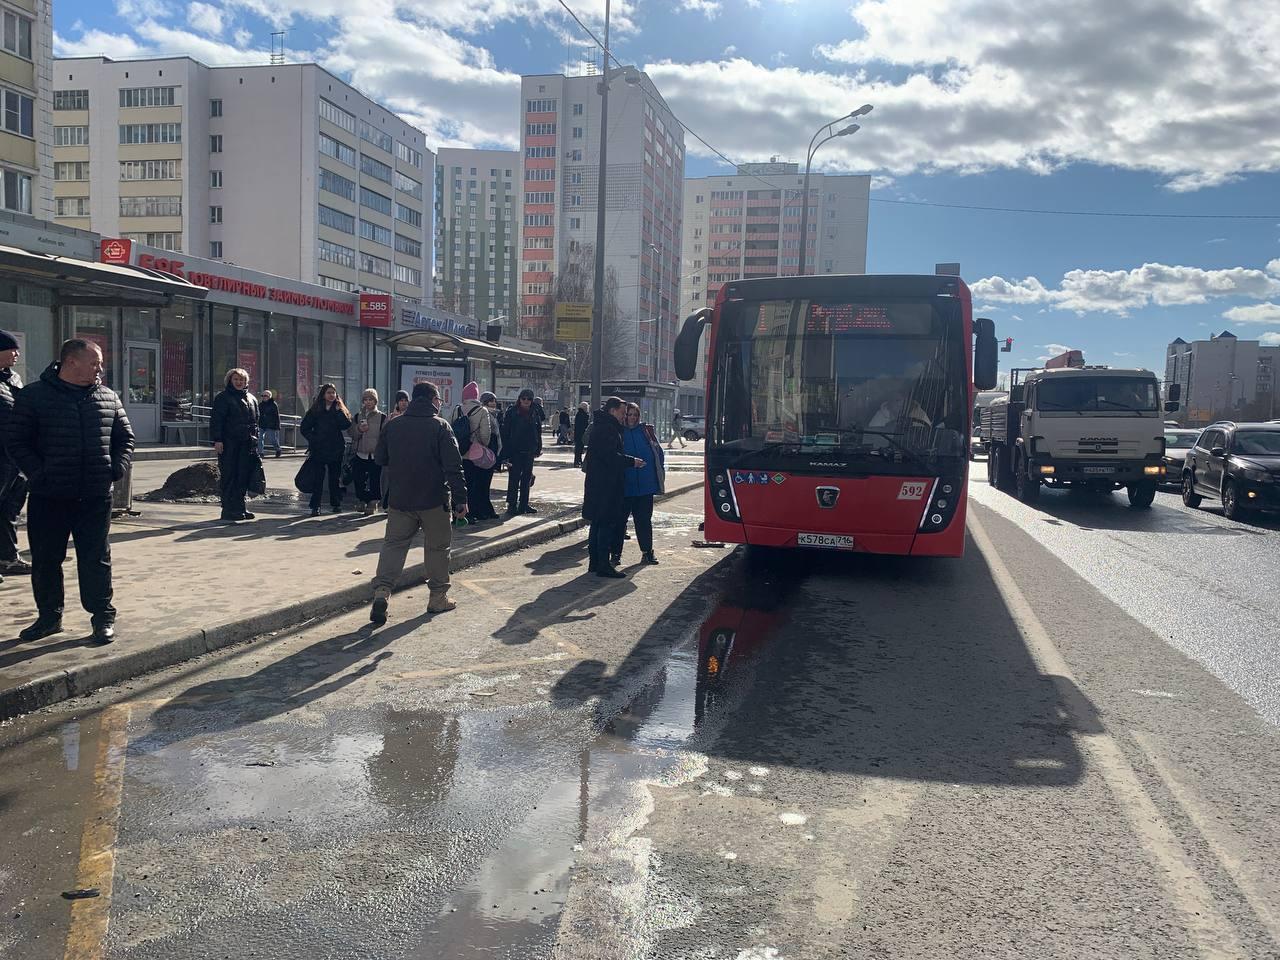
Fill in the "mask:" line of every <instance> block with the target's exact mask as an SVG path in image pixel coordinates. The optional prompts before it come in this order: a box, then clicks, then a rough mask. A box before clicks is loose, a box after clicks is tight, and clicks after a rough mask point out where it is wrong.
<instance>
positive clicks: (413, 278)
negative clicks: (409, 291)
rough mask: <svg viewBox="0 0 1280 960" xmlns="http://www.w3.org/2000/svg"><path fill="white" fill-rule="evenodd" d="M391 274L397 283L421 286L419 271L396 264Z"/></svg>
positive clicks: (420, 273)
mask: <svg viewBox="0 0 1280 960" xmlns="http://www.w3.org/2000/svg"><path fill="white" fill-rule="evenodd" d="M392 273H393V275H394V276H395V279H396V280H397V281H398V282H399V283H408V284H411V285H413V286H415V287H420V286H422V271H421V270H415V269H414V268H413V267H406V266H404V265H403V264H400V263H397V264H396V265H395V267H394V268H392Z"/></svg>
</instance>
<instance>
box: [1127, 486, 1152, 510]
mask: <svg viewBox="0 0 1280 960" xmlns="http://www.w3.org/2000/svg"><path fill="white" fill-rule="evenodd" d="M1155 499H1156V485H1155V483H1153V482H1150V481H1146V480H1144V481H1143V482H1142V483H1131V484H1129V506H1131V507H1133V508H1134V509H1135V510H1146V509H1147V508H1148V507H1150V506H1151V504H1152V503H1153V502H1154V501H1155Z"/></svg>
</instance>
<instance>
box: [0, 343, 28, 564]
mask: <svg viewBox="0 0 1280 960" xmlns="http://www.w3.org/2000/svg"><path fill="white" fill-rule="evenodd" d="M21 355H22V351H21V349H20V348H19V346H18V339H17V337H14V336H12V335H10V334H8V333H5V332H4V331H3V330H0V583H4V576H3V574H6V573H7V574H15V573H30V572H31V564H29V563H27V561H26V560H23V559H22V556H21V554H19V553H18V515H19V514H21V513H22V505H23V504H24V503H26V500H27V478H26V477H24V476H23V475H22V471H21V470H19V469H18V468H17V466H16V465H15V464H14V462H13V461H12V460H10V459H9V455H8V454H7V453H5V449H4V424H5V421H6V420H8V419H9V414H10V412H11V411H12V410H13V403H14V400H15V398H16V396H17V393H18V391H19V390H21V389H22V378H21V377H20V376H18V372H17V371H16V370H14V369H13V365H14V364H15V363H17V362H18V357H20V356H21Z"/></svg>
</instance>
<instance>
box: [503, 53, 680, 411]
mask: <svg viewBox="0 0 1280 960" xmlns="http://www.w3.org/2000/svg"><path fill="white" fill-rule="evenodd" d="M614 74H615V75H614V78H613V79H612V81H611V84H610V90H609V129H608V133H607V136H608V141H607V154H608V156H607V160H608V168H607V187H606V196H605V197H604V204H605V211H606V218H607V219H606V228H605V229H606V232H605V237H606V240H605V251H604V253H605V276H606V278H608V277H609V276H610V275H612V276H613V277H614V278H615V279H616V281H617V287H616V294H615V296H614V297H613V299H614V300H616V311H615V315H614V316H613V317H612V318H611V322H610V323H609V324H608V325H607V327H606V339H607V348H606V351H605V355H604V367H605V371H604V375H605V377H606V379H611V380H623V379H625V380H640V381H647V382H650V383H654V384H669V383H670V382H671V381H673V380H674V378H675V373H674V369H673V366H672V358H671V350H672V344H673V342H674V339H675V333H676V321H677V316H676V306H677V304H676V297H677V295H678V292H679V289H680V284H679V277H680V239H681V233H680V226H681V217H682V205H683V189H682V188H683V183H684V129H683V128H682V127H681V126H680V122H679V121H678V120H677V119H676V118H675V115H674V114H672V112H671V110H670V108H668V106H667V104H666V102H665V101H664V100H663V99H662V95H661V94H660V93H658V90H657V88H656V87H654V85H653V83H652V82H651V81H650V80H649V78H648V77H647V76H646V75H645V74H643V73H641V72H639V71H637V70H635V69H634V68H626V69H625V70H619V71H615V72H614ZM601 79H602V78H601V77H600V76H596V75H588V76H580V77H566V76H562V75H559V74H549V75H539V76H527V77H524V78H523V80H522V83H521V112H520V117H521V131H520V146H521V154H522V169H521V179H522V181H523V190H522V192H523V194H524V196H523V198H522V204H521V228H520V231H521V232H520V237H521V242H520V247H521V251H520V252H521V261H522V262H521V272H520V303H521V329H522V331H524V335H525V336H529V337H532V338H535V339H541V340H548V339H550V338H551V336H552V335H553V332H554V331H553V326H552V324H553V318H552V316H551V312H550V311H551V307H552V304H553V301H554V300H555V294H556V284H557V278H558V277H559V276H560V275H561V274H562V273H564V272H566V271H577V272H578V273H579V274H580V275H582V276H583V277H584V278H585V286H584V289H585V290H586V291H588V296H589V291H590V289H591V287H590V281H591V273H592V271H593V257H594V249H595V239H596V208H597V203H598V202H600V198H599V190H598V181H599V168H600V143H601V141H602V139H603V136H604V133H605V132H604V131H603V130H602V129H601V124H600V101H601V97H600V93H599V91H598V89H597V88H598V85H599V84H600V82H601ZM659 407H663V408H666V407H669V404H665V405H664V404H659V405H657V406H655V407H654V414H655V415H656V414H657V412H658V409H659Z"/></svg>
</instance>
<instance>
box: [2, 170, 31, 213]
mask: <svg viewBox="0 0 1280 960" xmlns="http://www.w3.org/2000/svg"><path fill="white" fill-rule="evenodd" d="M3 201H4V208H5V209H6V210H13V211H15V212H16V213H30V212H31V175H30V174H26V173H19V172H18V171H17V170H5V171H4V197H3Z"/></svg>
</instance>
